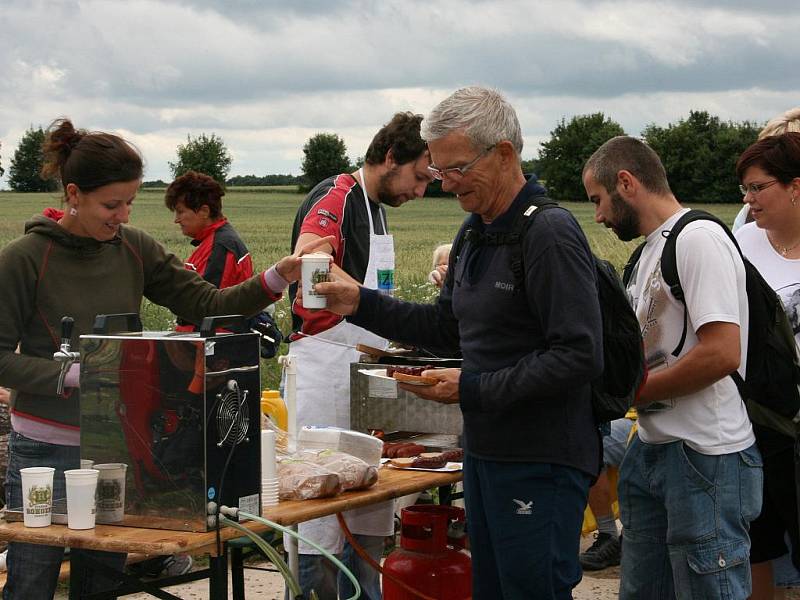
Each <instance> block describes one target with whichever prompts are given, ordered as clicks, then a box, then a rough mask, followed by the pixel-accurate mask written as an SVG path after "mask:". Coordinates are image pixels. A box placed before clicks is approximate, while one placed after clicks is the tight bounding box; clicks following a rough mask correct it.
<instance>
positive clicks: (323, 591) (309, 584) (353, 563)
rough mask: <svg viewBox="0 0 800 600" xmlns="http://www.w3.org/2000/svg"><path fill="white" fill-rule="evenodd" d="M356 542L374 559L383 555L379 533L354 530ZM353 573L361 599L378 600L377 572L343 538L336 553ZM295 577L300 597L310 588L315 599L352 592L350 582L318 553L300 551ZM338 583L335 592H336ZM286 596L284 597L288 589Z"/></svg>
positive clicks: (333, 599) (326, 599)
mask: <svg viewBox="0 0 800 600" xmlns="http://www.w3.org/2000/svg"><path fill="white" fill-rule="evenodd" d="M353 537H355V539H356V542H358V544H359V545H361V546H362V547H363V548H364V549H365V550H366V551H367V554H369V555H370V556H371V557H372V558H373V559H374V560H375V562H377V563H380V560H381V556H382V555H383V537H382V536H374V535H357V534H354V536H353ZM336 558H338V559H339V560H341V561H342V562H343V563H344V565H345V566H346V567H347V568H348V569H350V570H351V571H352V573H353V575H355V576H356V579H357V580H358V584H359V585H360V586H361V596H360V597H359V598H361V599H362V600H381V598H382V595H381V581H380V575H379V574H378V572H377V571H376V570H375V569H373V568H372V567H370V566H369V565H368V564H366V563H365V562H364V561H363V560H361V558H360V557H359V556H358V555H357V554H356V552H355V550H353V547H352V546H351V545H350V543H349V542H347V541H345V543H344V550H343V551H342V554H341V555H340V556H337V557H336ZM298 571H299V580H300V588H301V589H302V590H303V597H304V598H308V594H309V592H310V591H311V590H312V589H313V590H314V591H315V592H316V593H317V596H318V597H319V600H336V599H337V597H338V598H340V599H341V600H346V599H347V598H350V597H351V596H353V594H354V593H355V589H354V588H353V584H352V583H351V582H350V580H349V579H348V578H347V577H346V576H345V575H344V574H343V573H341V572H339V569H337V568H336V566H335V565H334V564H333V563H332V562H331V561H330V560H328V559H327V558H325V557H324V556H322V555H320V554H301V555H300V556H299V564H298ZM337 586H338V592H337ZM286 597H287V598H288V591H287V595H286Z"/></svg>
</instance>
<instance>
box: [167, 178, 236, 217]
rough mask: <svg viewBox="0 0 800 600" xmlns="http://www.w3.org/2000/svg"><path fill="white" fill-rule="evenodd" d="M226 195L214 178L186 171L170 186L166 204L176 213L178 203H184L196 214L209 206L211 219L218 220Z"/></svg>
mask: <svg viewBox="0 0 800 600" xmlns="http://www.w3.org/2000/svg"><path fill="white" fill-rule="evenodd" d="M224 195H225V192H224V191H223V190H222V186H221V185H220V184H219V183H217V182H216V181H215V180H214V178H213V177H209V176H208V175H206V174H205V173H198V172H197V171H186V173H184V174H183V175H181V176H180V177H178V178H177V179H176V180H175V181H173V182H172V183H170V184H169V187H168V188H167V192H166V195H165V196H164V204H166V206H167V208H168V209H170V210H171V211H174V210H175V207H176V206H177V205H178V202H183V204H184V205H185V206H186V208H190V209H191V210H193V211H195V212H197V211H198V210H200V209H201V208H202V207H203V206H204V205H205V206H208V210H209V217H210V218H211V219H213V220H216V219H218V218H219V217H221V216H222V197H223V196H224Z"/></svg>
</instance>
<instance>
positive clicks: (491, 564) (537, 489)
mask: <svg viewBox="0 0 800 600" xmlns="http://www.w3.org/2000/svg"><path fill="white" fill-rule="evenodd" d="M589 481H590V477H589V475H587V474H585V473H582V472H581V471H578V470H577V469H573V468H571V467H565V466H561V465H555V464H549V463H533V462H506V461H492V460H484V459H479V458H475V457H474V456H472V455H469V454H466V455H465V457H464V500H465V504H466V510H467V523H468V524H469V538H470V550H471V552H472V592H473V594H472V597H473V598H474V600H531V599H532V598H535V599H536V600H569V599H571V598H572V588H574V587H575V586H576V585H577V584H578V582H579V581H580V580H581V567H580V563H579V562H578V554H579V553H580V548H579V545H580V536H581V526H582V524H583V511H584V508H585V507H586V501H587V498H588V495H589Z"/></svg>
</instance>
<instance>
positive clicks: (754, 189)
mask: <svg viewBox="0 0 800 600" xmlns="http://www.w3.org/2000/svg"><path fill="white" fill-rule="evenodd" d="M775 183H778V180H777V179H770V180H769V181H765V182H763V183H748V184H747V185H741V184H740V185H739V191H740V192H742V196H747V194H752V195H753V196H758V192H760V191H761V190H765V189H767V188H768V187H769V186H771V185H773V184H775Z"/></svg>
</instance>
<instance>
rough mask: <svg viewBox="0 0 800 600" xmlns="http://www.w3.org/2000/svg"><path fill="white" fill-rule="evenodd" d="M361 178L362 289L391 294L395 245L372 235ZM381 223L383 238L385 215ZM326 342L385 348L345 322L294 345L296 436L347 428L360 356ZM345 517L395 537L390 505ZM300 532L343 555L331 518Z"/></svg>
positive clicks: (359, 527)
mask: <svg viewBox="0 0 800 600" xmlns="http://www.w3.org/2000/svg"><path fill="white" fill-rule="evenodd" d="M359 175H360V176H361V189H362V190H363V192H364V205H365V208H366V210H367V221H368V223H369V261H368V263H367V271H366V275H365V276H364V287H367V288H370V289H380V290H381V291H383V292H385V293H389V294H391V293H393V291H394V240H393V238H392V236H391V235H389V234H388V233H387V234H385V235H376V234H375V228H374V227H373V225H372V212H371V211H370V206H369V198H368V197H367V186H366V181H365V179H364V171H363V169H359ZM381 220H382V222H383V230H384V232H386V231H387V229H386V221H385V220H383V214H381ZM323 340H326V341H323ZM328 341H332V342H337V343H339V344H346V345H348V346H353V347H355V346H356V344H366V345H367V346H372V347H374V348H380V349H384V348H386V347H387V346H388V342H387V341H386V340H385V339H384V338H382V337H380V336H377V335H375V334H374V333H371V332H369V331H367V330H366V329H363V328H361V327H358V326H356V325H353V324H351V323H348V322H347V321H342V322H340V323H338V324H337V325H336V326H334V327H332V328H331V329H328V330H327V331H322V332H320V333H318V334H317V335H315V336H309V337H302V338H300V339H298V340H296V341H294V342H292V344H291V353H292V354H294V355H295V356H296V357H297V428H298V430H299V429H300V428H301V427H303V426H305V425H329V426H330V425H333V426H336V427H342V428H345V429H349V428H350V363H354V362H358V359H359V357H360V356H361V353H360V352H358V351H357V350H355V348H346V347H344V346H339V345H336V344H331V343H328ZM344 516H345V518H346V519H347V525H348V527H349V528H350V530H351V531H352V532H353V533H358V534H362V535H378V536H386V535H392V533H393V532H394V501H388V502H382V503H380V504H376V505H373V506H368V507H364V508H358V509H354V510H351V511H348V512H346V513H344ZM298 532H299V533H300V535H302V536H305V537H307V538H309V539H312V540H314V541H315V542H317V543H318V544H319V545H320V546H322V547H323V548H325V549H326V550H327V551H329V552H334V553H336V554H338V553H340V552H341V551H342V548H343V544H344V536H343V535H342V533H341V529H340V528H339V523H338V522H337V520H336V516H335V515H331V516H329V517H323V518H321V519H315V520H313V521H308V522H306V523H300V524H299V525H298ZM298 550H299V553H300V554H319V552H318V551H317V550H315V549H314V548H312V547H311V546H309V545H308V544H305V543H304V542H300V543H299V549H298Z"/></svg>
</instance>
